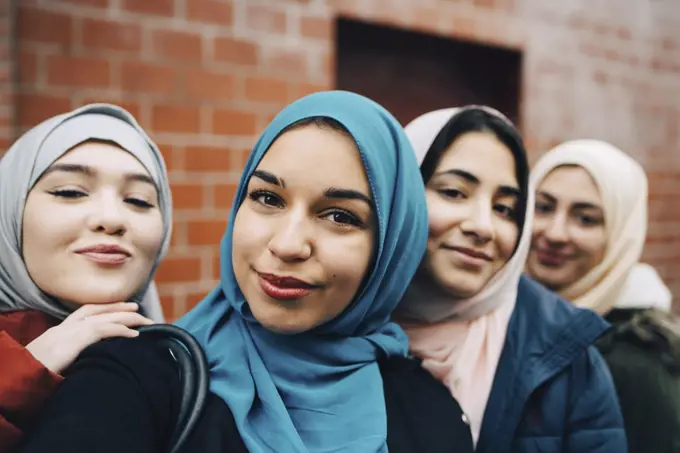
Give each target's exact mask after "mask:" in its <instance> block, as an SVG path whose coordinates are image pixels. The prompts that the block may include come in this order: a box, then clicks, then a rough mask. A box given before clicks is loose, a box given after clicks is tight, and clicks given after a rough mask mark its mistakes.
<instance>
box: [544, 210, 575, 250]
mask: <svg viewBox="0 0 680 453" xmlns="http://www.w3.org/2000/svg"><path fill="white" fill-rule="evenodd" d="M548 222H549V223H548V225H546V228H545V230H543V236H544V237H545V239H546V240H547V241H548V242H551V243H553V244H564V243H566V242H567V241H568V240H569V234H568V232H567V221H566V218H565V216H564V215H563V214H556V215H555V216H553V218H552V219H550V220H549V221H548Z"/></svg>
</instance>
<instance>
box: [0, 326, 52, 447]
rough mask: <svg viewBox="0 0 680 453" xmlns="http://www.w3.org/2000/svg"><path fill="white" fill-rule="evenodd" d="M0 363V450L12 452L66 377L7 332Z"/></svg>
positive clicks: (0, 336) (1, 341) (0, 334)
mask: <svg viewBox="0 0 680 453" xmlns="http://www.w3.org/2000/svg"><path fill="white" fill-rule="evenodd" d="M0 362H1V363H2V364H3V366H2V371H0V451H10V450H11V448H12V447H13V446H15V445H16V444H17V443H18V441H19V439H20V438H21V434H22V432H23V431H25V430H26V429H27V427H28V426H30V424H31V422H32V421H33V420H34V419H35V417H36V416H37V414H38V413H39V412H40V411H41V410H42V409H43V408H44V407H45V404H46V402H47V400H48V399H49V398H50V397H51V396H52V395H53V394H54V392H55V391H56V389H57V387H58V386H59V384H60V383H61V381H62V379H63V378H62V377H61V376H59V375H57V374H54V373H52V372H51V371H50V370H48V369H47V368H46V367H45V366H44V365H43V364H42V363H40V362H39V361H38V360H37V359H36V358H35V357H33V355H32V354H31V353H30V352H29V351H28V349H26V348H25V347H24V346H22V345H21V344H19V342H17V341H16V340H14V339H13V338H12V337H11V336H10V335H9V334H8V333H7V332H0Z"/></svg>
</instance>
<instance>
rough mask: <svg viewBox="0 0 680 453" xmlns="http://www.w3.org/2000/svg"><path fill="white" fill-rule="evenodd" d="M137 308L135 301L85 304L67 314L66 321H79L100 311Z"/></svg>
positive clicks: (128, 310)
mask: <svg viewBox="0 0 680 453" xmlns="http://www.w3.org/2000/svg"><path fill="white" fill-rule="evenodd" d="M137 310H139V305H138V304H136V303H135V302H116V303H112V304H87V305H83V306H82V307H80V308H79V309H77V310H76V311H74V312H73V313H71V314H70V315H69V317H68V318H66V320H64V322H66V321H69V320H70V321H80V320H82V319H85V318H88V317H90V316H96V315H99V314H102V313H113V312H136V311H137Z"/></svg>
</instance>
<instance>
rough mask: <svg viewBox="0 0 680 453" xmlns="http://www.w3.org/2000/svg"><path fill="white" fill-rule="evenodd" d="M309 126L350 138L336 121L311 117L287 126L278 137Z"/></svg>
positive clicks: (344, 128)
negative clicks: (326, 129) (327, 129)
mask: <svg viewBox="0 0 680 453" xmlns="http://www.w3.org/2000/svg"><path fill="white" fill-rule="evenodd" d="M310 124H313V125H315V126H318V127H320V128H322V129H323V128H329V129H332V130H334V131H338V132H342V133H344V134H347V135H349V136H351V134H350V133H349V131H348V130H347V128H346V127H345V126H344V125H343V124H342V123H341V122H340V121H338V120H336V119H333V118H329V117H327V116H312V117H309V118H303V119H301V120H298V121H296V122H294V123H292V124H289V125H288V126H286V127H285V128H284V129H283V130H282V131H281V132H280V133H279V136H280V135H282V134H284V133H285V132H288V131H292V130H295V129H299V128H301V127H305V126H309V125H310Z"/></svg>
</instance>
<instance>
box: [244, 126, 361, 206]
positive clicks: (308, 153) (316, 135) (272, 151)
mask: <svg viewBox="0 0 680 453" xmlns="http://www.w3.org/2000/svg"><path fill="white" fill-rule="evenodd" d="M257 168H258V169H259V170H266V171H269V172H272V173H274V174H276V175H277V176H279V177H281V178H283V179H284V180H285V183H286V185H287V186H288V185H290V186H293V185H304V186H307V187H309V186H317V187H323V188H324V189H325V188H328V187H336V188H352V189H361V190H362V191H364V192H365V193H366V194H369V184H368V179H367V177H366V170H365V168H364V164H363V160H362V158H361V155H360V154H359V149H358V147H357V145H356V143H355V142H354V139H353V138H352V137H350V136H349V135H348V134H346V133H344V132H341V131H337V130H334V129H332V128H330V127H325V126H322V127H319V126H317V125H315V124H310V125H307V126H304V127H300V128H297V129H293V130H290V131H288V132H285V133H284V134H282V135H281V136H280V137H278V138H277V139H276V140H275V141H274V143H272V145H271V146H270V147H269V150H268V151H267V152H266V153H265V155H264V156H263V158H262V160H261V161H260V163H259V165H258V166H257Z"/></svg>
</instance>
